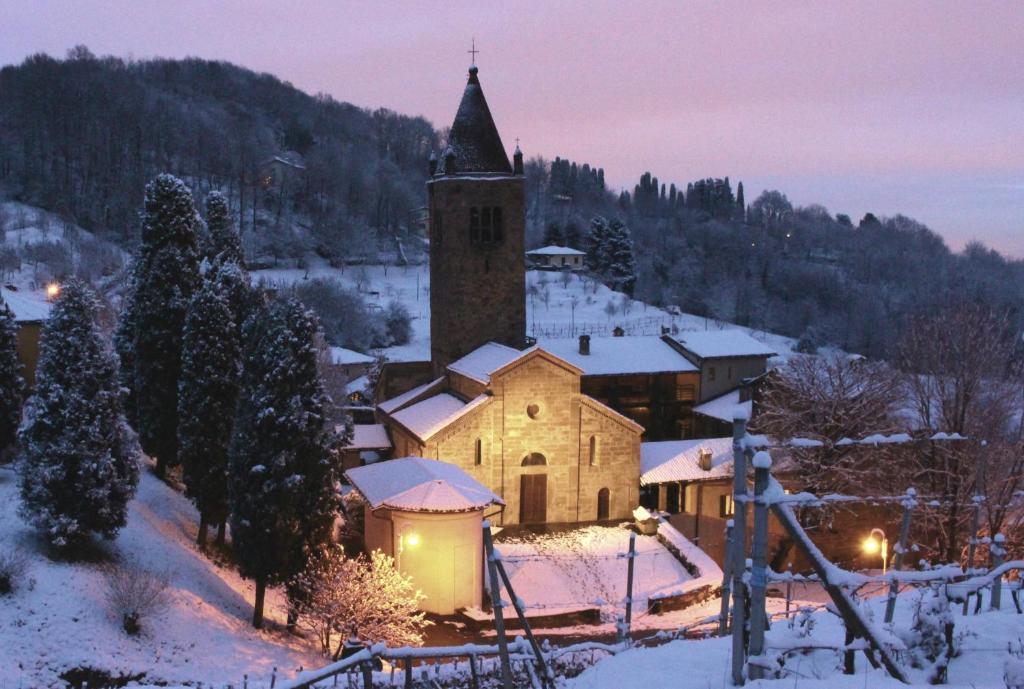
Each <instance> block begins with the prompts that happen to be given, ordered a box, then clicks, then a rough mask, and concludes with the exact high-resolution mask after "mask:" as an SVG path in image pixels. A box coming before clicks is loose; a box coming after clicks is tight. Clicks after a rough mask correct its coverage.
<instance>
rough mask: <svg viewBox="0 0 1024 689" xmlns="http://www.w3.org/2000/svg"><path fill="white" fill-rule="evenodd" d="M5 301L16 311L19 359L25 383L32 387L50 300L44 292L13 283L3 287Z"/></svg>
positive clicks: (48, 314)
mask: <svg viewBox="0 0 1024 689" xmlns="http://www.w3.org/2000/svg"><path fill="white" fill-rule="evenodd" d="M2 294H3V301H4V302H6V303H7V305H8V306H10V307H11V311H13V312H14V321H15V323H17V324H18V360H19V361H20V362H21V366H22V369H21V374H22V376H23V377H24V379H25V384H26V385H27V386H28V387H29V388H32V387H34V386H35V382H36V364H37V363H38V362H39V336H40V334H41V332H42V329H43V323H44V322H45V321H46V319H47V318H49V317H50V302H49V301H47V299H46V297H45V296H44V294H43V293H42V292H31V291H22V290H20V289H17V288H15V287H14V286H13V285H5V286H4V287H3V288H2Z"/></svg>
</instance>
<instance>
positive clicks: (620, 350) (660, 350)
mask: <svg viewBox="0 0 1024 689" xmlns="http://www.w3.org/2000/svg"><path fill="white" fill-rule="evenodd" d="M538 344H539V346H540V348H541V349H543V350H544V351H547V352H550V353H551V354H554V355H555V356H557V357H559V358H560V359H564V360H566V361H568V362H569V363H570V364H573V365H574V366H576V367H578V368H580V369H582V370H583V374H584V375H587V376H609V375H622V374H633V373H681V372H687V371H696V370H697V367H696V366H694V365H693V363H692V362H690V361H689V360H688V359H687V358H686V357H684V356H683V355H682V354H680V353H679V352H678V351H676V350H675V349H674V348H673V347H672V345H670V344H668V343H667V342H665V341H664V340H662V339H661V338H660V337H659V336H657V335H635V336H624V337H592V338H590V354H580V345H579V340H577V339H545V340H541V341H540V342H539V343H538Z"/></svg>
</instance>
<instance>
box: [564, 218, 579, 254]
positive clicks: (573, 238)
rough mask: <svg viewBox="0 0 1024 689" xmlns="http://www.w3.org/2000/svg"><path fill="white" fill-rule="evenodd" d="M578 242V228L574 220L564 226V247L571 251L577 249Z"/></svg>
mask: <svg viewBox="0 0 1024 689" xmlns="http://www.w3.org/2000/svg"><path fill="white" fill-rule="evenodd" d="M580 241H581V240H580V226H579V225H577V224H576V221H575V220H570V221H569V224H568V225H566V226H565V245H566V246H567V247H569V248H571V249H579V248H580Z"/></svg>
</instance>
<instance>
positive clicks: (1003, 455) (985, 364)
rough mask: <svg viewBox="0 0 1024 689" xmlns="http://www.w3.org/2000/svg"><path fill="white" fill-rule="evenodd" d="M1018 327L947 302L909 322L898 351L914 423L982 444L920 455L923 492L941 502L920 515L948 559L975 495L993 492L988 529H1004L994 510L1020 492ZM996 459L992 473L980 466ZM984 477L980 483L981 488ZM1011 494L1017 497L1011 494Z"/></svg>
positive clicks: (941, 447) (935, 446)
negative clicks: (983, 444) (984, 460)
mask: <svg viewBox="0 0 1024 689" xmlns="http://www.w3.org/2000/svg"><path fill="white" fill-rule="evenodd" d="M1015 341H1016V337H1015V334H1014V330H1013V328H1012V327H1011V324H1010V321H1009V318H1008V316H1007V314H1005V313H997V312H995V311H993V310H991V309H988V308H986V307H983V306H979V305H977V304H974V303H969V302H960V303H953V304H950V305H949V306H948V307H947V308H945V309H944V310H942V311H941V312H938V313H935V314H929V315H926V316H921V317H917V318H913V319H911V320H910V321H909V322H908V324H907V327H906V328H905V329H904V333H903V337H902V338H901V340H900V343H899V345H898V348H897V362H898V365H899V366H900V368H902V369H903V370H904V371H906V372H907V376H906V378H905V380H906V390H907V398H908V400H909V404H910V407H911V411H912V413H913V420H914V421H915V422H916V426H917V427H918V428H919V429H920V430H924V431H927V432H929V433H934V432H939V431H942V432H946V433H960V434H961V435H964V436H967V437H968V438H971V439H973V440H974V441H981V440H985V441H986V443H987V445H986V450H985V452H982V451H981V446H980V444H979V443H978V442H968V443H955V444H949V443H930V444H929V446H928V447H927V449H926V450H925V451H923V452H922V453H920V455H918V458H917V459H918V462H919V466H918V475H919V477H918V479H917V482H918V488H919V490H920V489H923V490H924V491H925V492H926V493H928V494H931V495H939V496H941V497H942V498H943V500H942V506H941V507H933V508H926V509H925V510H923V513H924V515H925V519H926V520H927V522H926V523H927V526H928V527H929V528H930V529H931V530H932V531H933V532H934V534H935V536H936V538H937V542H938V548H937V554H938V555H940V556H941V557H942V558H943V559H945V560H946V561H947V562H953V561H956V560H958V559H959V557H960V545H961V538H962V535H963V533H962V532H963V531H964V527H965V524H966V522H967V520H968V519H969V516H970V510H969V509H967V508H966V505H969V504H970V502H971V498H972V496H973V495H975V494H976V493H977V494H981V495H984V491H986V490H988V491H990V492H991V493H992V494H993V495H992V497H995V498H996V500H995V501H993V500H989V501H988V502H989V503H990V507H989V511H988V517H989V521H990V525H991V526H992V527H994V528H1001V525H1002V522H1003V521H1004V520H1005V518H1006V516H1007V515H1006V513H1005V512H1001V511H996V512H993V511H992V510H993V507H992V506H991V505H992V504H993V503H994V502H997V501H999V502H1005V500H1004V499H1003V498H1005V496H1002V497H1000V496H1001V495H1002V493H1004V492H1005V491H1006V490H1007V489H1012V490H1014V491H1015V490H1017V488H1018V486H1019V482H1020V469H1021V467H1020V465H1019V460H1018V459H1017V458H1016V455H1017V454H1019V452H1018V449H1017V448H1016V447H1015V445H1016V444H1017V443H1018V442H1019V440H1020V429H1019V426H1018V425H1017V424H1015V423H1013V420H1014V418H1015V416H1016V412H1017V408H1018V407H1019V394H1020V389H1021V388H1020V380H1021V376H1020V371H1019V369H1018V367H1017V366H1016V365H1015V356H1014V355H1015V346H1014V345H1015ZM983 457H986V458H988V459H990V460H991V461H992V465H991V466H990V467H988V469H989V470H988V471H979V470H978V467H977V466H976V464H977V462H979V461H981V459H982V458H983ZM985 476H987V477H988V479H987V481H984V482H983V485H976V482H977V481H978V479H979V478H980V477H985ZM1011 494H1012V493H1011Z"/></svg>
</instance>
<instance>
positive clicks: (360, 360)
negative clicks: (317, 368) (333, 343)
mask: <svg viewBox="0 0 1024 689" xmlns="http://www.w3.org/2000/svg"><path fill="white" fill-rule="evenodd" d="M331 363H333V364H335V365H336V366H343V365H346V364H372V363H373V357H372V356H367V355H366V354H362V353H361V352H357V351H354V350H352V349H345V348H344V347H331Z"/></svg>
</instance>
